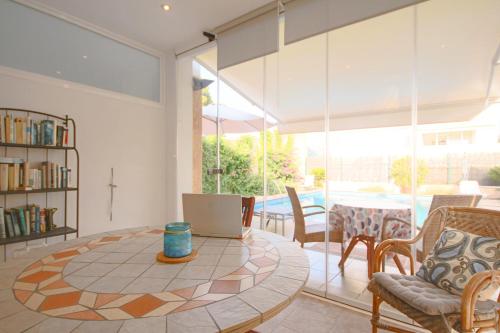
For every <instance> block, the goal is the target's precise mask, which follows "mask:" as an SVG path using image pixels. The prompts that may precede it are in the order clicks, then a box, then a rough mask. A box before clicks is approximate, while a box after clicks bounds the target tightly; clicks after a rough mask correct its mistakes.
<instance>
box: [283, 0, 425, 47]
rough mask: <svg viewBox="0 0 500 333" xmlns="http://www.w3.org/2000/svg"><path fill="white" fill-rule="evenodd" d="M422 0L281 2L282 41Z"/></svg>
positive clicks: (297, 0)
mask: <svg viewBox="0 0 500 333" xmlns="http://www.w3.org/2000/svg"><path fill="white" fill-rule="evenodd" d="M423 1H426V0H293V1H290V2H287V3H286V4H285V44H290V43H293V42H296V41H299V40H302V39H305V38H308V37H311V36H314V35H317V34H321V33H324V32H327V31H330V30H334V29H338V28H340V27H343V26H346V25H349V24H352V23H356V22H359V21H363V20H366V19H369V18H372V17H375V16H378V15H382V14H385V13H388V12H391V11H394V10H397V9H400V8H404V7H407V6H411V5H414V4H417V3H419V2H423Z"/></svg>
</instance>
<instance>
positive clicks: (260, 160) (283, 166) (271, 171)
mask: <svg viewBox="0 0 500 333" xmlns="http://www.w3.org/2000/svg"><path fill="white" fill-rule="evenodd" d="M266 138H267V158H266V159H264V148H263V143H264V134H263V133H261V136H260V140H257V139H256V138H255V137H254V136H251V135H243V136H241V137H240V138H239V139H238V140H235V141H229V140H226V139H224V138H221V140H220V159H221V161H220V164H221V168H222V169H223V170H224V174H223V175H222V176H221V192H222V193H241V194H243V195H252V196H254V195H263V194H264V188H263V185H264V184H263V183H264V178H263V174H264V168H263V166H264V163H266V174H267V182H268V193H269V194H271V195H272V194H277V193H281V192H283V191H284V186H283V185H286V184H292V183H294V182H295V181H296V180H297V178H298V170H297V167H296V163H295V158H294V156H293V146H294V145H293V136H290V135H289V136H286V137H282V136H281V135H280V134H279V133H278V132H277V131H274V132H273V131H269V132H268V134H267V135H266ZM216 165H217V140H216V136H206V137H204V138H203V162H202V172H203V192H204V193H215V192H216V190H217V183H216V182H217V177H215V176H212V175H208V174H207V171H208V170H209V169H211V168H214V167H215V166H216Z"/></svg>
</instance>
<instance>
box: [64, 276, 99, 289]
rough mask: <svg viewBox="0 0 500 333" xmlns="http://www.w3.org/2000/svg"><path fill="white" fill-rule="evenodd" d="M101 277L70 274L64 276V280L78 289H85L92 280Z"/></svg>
mask: <svg viewBox="0 0 500 333" xmlns="http://www.w3.org/2000/svg"><path fill="white" fill-rule="evenodd" d="M99 278H100V277H99V276H78V275H68V276H65V277H64V281H66V282H67V283H68V284H70V285H72V286H73V287H75V288H77V289H85V288H86V287H87V286H89V285H90V284H91V283H92V282H94V281H96V280H98V279H99Z"/></svg>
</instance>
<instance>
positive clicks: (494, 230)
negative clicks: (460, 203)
mask: <svg viewBox="0 0 500 333" xmlns="http://www.w3.org/2000/svg"><path fill="white" fill-rule="evenodd" d="M445 227H451V228H455V229H460V230H463V231H466V232H470V233H474V234H477V235H482V236H488V237H495V238H497V239H500V212H499V211H492V210H486V209H479V208H466V207H441V208H438V209H436V210H434V211H433V212H432V213H431V214H430V215H429V217H428V218H427V220H426V222H425V224H424V226H423V228H422V230H421V232H420V233H419V234H418V235H417V237H415V238H414V239H411V240H403V239H389V240H385V241H383V242H381V243H380V244H379V245H378V246H377V248H376V249H375V267H374V269H375V272H380V271H381V269H383V264H382V263H383V260H384V256H385V255H386V254H387V253H388V252H397V253H404V254H406V255H408V256H409V257H410V270H411V275H410V276H407V275H397V274H387V273H375V274H374V278H373V279H372V280H371V281H370V283H369V285H368V290H370V291H371V292H372V293H373V308H372V320H371V322H372V332H373V333H376V332H377V329H378V328H382V329H386V330H390V331H393V332H408V331H406V330H401V329H398V328H395V327H391V326H388V325H384V324H381V323H380V322H379V318H380V315H379V309H380V304H381V303H382V302H384V301H385V302H387V303H388V304H389V305H391V306H392V307H393V308H395V309H397V310H399V311H401V312H402V313H404V314H405V315H407V316H408V317H410V318H411V319H413V320H415V321H416V322H417V323H419V324H420V325H421V326H422V327H424V328H426V329H428V330H430V331H432V332H449V331H450V328H451V327H452V328H454V329H455V330H457V331H459V332H467V333H469V332H473V330H474V329H478V328H482V329H484V328H494V327H495V325H496V324H497V320H498V319H497V318H498V317H497V316H495V315H496V314H497V313H496V311H497V310H495V308H494V307H493V308H490V309H488V311H485V310H484V308H483V307H482V306H479V305H484V303H487V302H480V303H478V302H477V301H478V295H479V293H480V291H481V290H482V289H483V288H484V287H485V286H487V285H489V284H491V283H492V282H493V283H496V284H498V283H499V282H500V272H499V271H485V272H480V273H477V274H475V275H474V276H473V277H472V279H471V280H469V282H468V284H467V285H466V287H465V289H464V292H463V294H462V296H461V297H460V296H456V295H452V294H449V293H448V292H446V291H444V290H442V289H439V288H437V287H434V285H432V284H430V283H426V282H424V281H423V280H420V279H419V278H418V277H415V276H414V274H415V267H414V258H413V256H412V254H411V249H410V246H412V245H415V244H417V242H419V241H423V249H422V252H421V255H423V256H425V255H427V254H428V253H429V252H430V251H431V249H432V248H433V247H434V243H435V242H436V240H437V239H438V237H439V235H440V234H441V232H442V230H443V229H444V228H445ZM386 278H389V279H396V280H397V279H399V280H405V281H403V283H402V285H403V289H404V290H405V292H411V291H412V290H418V291H419V294H421V295H423V294H424V291H421V289H419V288H420V287H421V285H422V284H425V286H426V288H430V289H432V290H430V291H429V290H426V291H425V293H427V294H430V295H432V299H430V301H434V302H437V304H438V305H442V304H443V303H445V302H446V304H450V303H453V304H454V307H453V309H454V310H453V311H452V312H449V313H443V312H440V314H439V315H435V314H434V315H429V314H428V313H429V311H427V312H423V311H422V310H419V309H417V308H416V307H414V306H411V305H410V304H408V302H405V301H403V300H402V298H401V297H402V296H401V293H399V295H400V296H401V297H398V296H397V295H398V292H397V291H396V290H392V289H395V288H392V289H388V288H387V285H385V284H384V285H385V287H384V286H383V283H381V282H383V279H386ZM416 284H420V286H419V287H418V288H417V287H416ZM429 286H430V287H429ZM433 288H434V289H433ZM497 301H500V297H499V299H498V300H497ZM493 303H494V302H493ZM481 308H483V309H482V310H481Z"/></svg>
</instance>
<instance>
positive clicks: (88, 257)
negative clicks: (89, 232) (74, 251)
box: [71, 250, 107, 263]
mask: <svg viewBox="0 0 500 333" xmlns="http://www.w3.org/2000/svg"><path fill="white" fill-rule="evenodd" d="M106 254H107V252H98V251H94V250H92V251H89V252H87V253H84V254H81V255H79V256H77V257H75V258H73V260H71V262H72V263H77V262H89V263H90V262H94V261H96V260H98V259H99V258H102V257H104V256H105V255H106Z"/></svg>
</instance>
